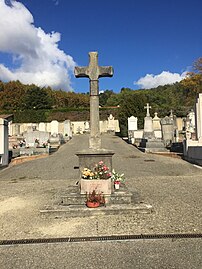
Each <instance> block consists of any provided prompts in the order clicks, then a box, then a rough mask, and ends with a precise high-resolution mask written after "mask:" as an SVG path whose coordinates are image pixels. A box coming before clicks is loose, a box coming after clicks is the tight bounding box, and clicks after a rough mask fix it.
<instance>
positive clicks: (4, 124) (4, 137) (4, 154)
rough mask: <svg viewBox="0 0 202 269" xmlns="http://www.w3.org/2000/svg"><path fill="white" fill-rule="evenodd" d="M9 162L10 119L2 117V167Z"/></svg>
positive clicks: (0, 135)
mask: <svg viewBox="0 0 202 269" xmlns="http://www.w3.org/2000/svg"><path fill="white" fill-rule="evenodd" d="M8 162H9V151H8V121H7V120H5V119H2V118H0V167H3V166H7V165H8Z"/></svg>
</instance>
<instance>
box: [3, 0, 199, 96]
mask: <svg viewBox="0 0 202 269" xmlns="http://www.w3.org/2000/svg"><path fill="white" fill-rule="evenodd" d="M6 2H7V3H10V1H9V0H7V1H6ZM201 13H202V1H201V0H192V1H187V0H184V1H182V0H175V1H173V0H168V1H167V0H164V1H163V0H161V1H160V0H153V1H151V0H124V1H122V0H102V1H96V0H87V1H83V0H77V1H75V0H34V1H33V0H22V1H13V2H12V6H11V5H6V4H5V1H4V0H0V28H1V33H0V79H1V80H3V81H8V80H11V79H19V80H21V81H22V82H23V83H35V84H38V85H39V86H44V85H50V86H51V87H53V88H55V89H58V88H63V89H65V90H70V89H73V90H74V91H75V92H87V91H89V83H88V79H84V78H81V79H76V78H74V75H73V69H74V66H75V65H79V66H85V65H88V52H89V51H98V53H99V64H100V65H112V66H113V68H114V76H113V77H112V78H101V79H100V83H99V85H100V90H106V89H110V90H113V91H114V92H119V91H120V89H121V88H122V87H129V88H131V89H139V88H151V87H155V86H158V85H161V84H166V83H173V82H174V81H180V80H181V79H182V78H184V76H185V73H184V72H186V71H187V70H189V69H190V67H191V65H192V63H193V61H194V60H196V59H197V58H199V57H202V31H201V25H202V15H201ZM2 29H3V30H2ZM52 32H54V33H53V34H51V33H52ZM135 82H137V84H135Z"/></svg>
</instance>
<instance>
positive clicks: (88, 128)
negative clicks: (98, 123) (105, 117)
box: [84, 121, 90, 133]
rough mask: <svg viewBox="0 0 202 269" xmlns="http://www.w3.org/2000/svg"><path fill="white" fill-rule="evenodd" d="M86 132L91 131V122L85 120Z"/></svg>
mask: <svg viewBox="0 0 202 269" xmlns="http://www.w3.org/2000/svg"><path fill="white" fill-rule="evenodd" d="M84 132H85V133H89V132H90V124H89V122H88V121H85V122H84Z"/></svg>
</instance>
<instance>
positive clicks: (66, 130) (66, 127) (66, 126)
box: [64, 120, 72, 138]
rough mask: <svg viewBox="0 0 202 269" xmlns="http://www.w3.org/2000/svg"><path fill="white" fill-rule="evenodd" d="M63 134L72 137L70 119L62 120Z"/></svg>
mask: <svg viewBox="0 0 202 269" xmlns="http://www.w3.org/2000/svg"><path fill="white" fill-rule="evenodd" d="M64 136H65V137H66V136H67V137H69V138H72V129H71V121H70V120H65V121H64Z"/></svg>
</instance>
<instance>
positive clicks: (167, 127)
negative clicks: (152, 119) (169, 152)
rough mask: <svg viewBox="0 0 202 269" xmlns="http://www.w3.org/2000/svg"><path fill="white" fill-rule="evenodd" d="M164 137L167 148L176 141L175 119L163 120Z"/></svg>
mask: <svg viewBox="0 0 202 269" xmlns="http://www.w3.org/2000/svg"><path fill="white" fill-rule="evenodd" d="M161 125H162V136H163V141H164V144H165V146H166V147H169V146H171V144H172V142H173V140H174V125H173V118H172V117H169V116H166V117H164V118H163V119H162V120H161Z"/></svg>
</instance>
